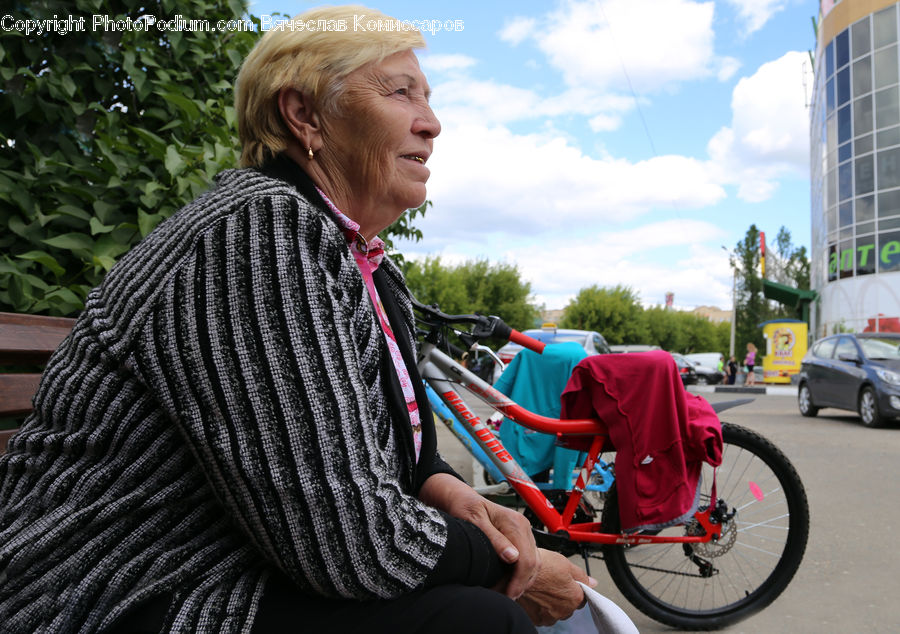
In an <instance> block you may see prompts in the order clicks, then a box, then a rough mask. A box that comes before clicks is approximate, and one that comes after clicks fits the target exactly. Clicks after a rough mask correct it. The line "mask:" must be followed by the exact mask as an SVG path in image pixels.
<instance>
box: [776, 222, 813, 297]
mask: <svg viewBox="0 0 900 634" xmlns="http://www.w3.org/2000/svg"><path fill="white" fill-rule="evenodd" d="M772 255H774V258H773V257H772ZM770 259H772V260H774V264H775V267H774V268H773V267H771V266H770V264H769V260H770ZM770 271H771V272H770ZM766 278H767V279H770V280H773V281H775V282H779V283H781V284H785V285H787V286H793V287H794V288H799V289H803V290H809V257H808V255H807V252H806V247H802V246H801V247H795V246H794V243H793V242H792V240H791V232H790V231H788V229H787V228H786V227H781V228H780V229H779V230H778V235H777V236H776V237H775V250H774V253H772V254H771V255H770V253H768V252H767V253H766Z"/></svg>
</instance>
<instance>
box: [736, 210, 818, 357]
mask: <svg viewBox="0 0 900 634" xmlns="http://www.w3.org/2000/svg"><path fill="white" fill-rule="evenodd" d="M760 258H761V255H760V249H759V229H757V227H756V225H750V228H749V229H748V230H747V233H746V235H745V236H744V239H743V240H741V241H740V242H738V243H737V245H735V248H734V251H733V257H732V260H731V266H732V268H734V269H735V270H736V271H737V274H738V275H737V285H736V301H735V303H736V311H735V312H736V314H737V319H736V322H735V356H737V357H741V355H742V354H743V350H744V348H745V346H746V344H747V343H749V342H753V343H754V344H755V345H756V346H757V348H759V349H761V350H764V349H765V339H764V338H763V335H762V328H760V327H759V324H761V323H763V322H764V321H769V320H772V319H781V318H786V317H788V318H794V317H795V315H794V313H793V310H788V309H786V308H784V307H783V306H781V305H780V304H778V303H776V302H770V301H768V300H766V299H765V297H764V295H763V283H762V275H761V266H760ZM766 278H767V279H770V280H772V281H775V282H779V283H781V284H785V285H787V286H793V287H795V288H799V289H809V258H808V257H807V252H806V247H795V246H794V245H793V242H792V241H791V233H790V231H788V229H786V228H785V227H781V228H780V229H779V231H778V234H777V236H776V238H775V242H774V248H773V249H768V248H767V250H766ZM739 360H740V359H739Z"/></svg>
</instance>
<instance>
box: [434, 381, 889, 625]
mask: <svg viewBox="0 0 900 634" xmlns="http://www.w3.org/2000/svg"><path fill="white" fill-rule="evenodd" d="M706 389H707V390H710V389H711V388H706ZM779 391H780V392H785V391H787V390H785V389H784V388H782V389H781V390H779ZM702 395H703V396H704V397H706V398H707V399H708V400H709V401H711V402H715V401H721V400H732V399H734V398H736V397H735V395H727V394H721V393H714V392H711V391H704V392H702ZM753 396H755V400H754V402H752V403H750V404H748V405H744V406H741V407H738V408H735V409H732V410H728V411H727V412H723V414H722V419H723V420H725V421H729V422H733V423H736V424H739V425H743V426H745V427H749V428H751V429H754V430H756V431H758V432H760V433H762V434H763V435H765V436H766V437H768V438H769V439H770V440H772V441H773V442H774V443H775V444H776V445H777V446H778V447H780V448H781V450H782V451H783V452H784V453H785V454H786V455H787V456H788V458H790V460H791V461H792V462H793V463H794V466H795V467H796V468H797V471H798V472H799V473H800V477H801V478H802V480H803V483H804V485H805V487H806V492H807V495H808V497H809V505H810V522H811V527H810V538H809V544H808V545H807V549H806V554H805V556H804V559H803V563H802V564H801V566H800V570H799V571H798V572H797V575H796V576H795V577H794V580H793V581H792V582H791V584H790V585H789V586H788V588H787V590H785V592H784V593H783V594H782V595H781V597H779V598H778V599H777V600H776V601H775V602H774V603H773V604H772V605H771V606H769V607H768V608H767V609H765V610H763V611H762V612H761V613H759V614H757V615H755V616H753V617H751V618H749V619H747V620H745V621H743V622H741V623H738V624H737V625H734V626H732V627H730V628H727V629H725V630H721V631H723V632H754V633H755V632H791V633H793V632H798V633H805V632H816V633H826V634H827V633H831V632H841V633H846V632H900V545H898V544H894V543H893V542H892V539H893V538H894V537H895V536H896V537H898V539H900V533H898V532H897V531H900V491H898V485H900V425H894V426H891V427H887V428H884V429H867V428H865V427H863V426H862V424H861V423H860V421H859V418H858V417H857V416H855V415H853V414H851V413H850V412H841V411H839V410H834V409H824V410H822V411H821V412H820V413H819V416H818V417H816V418H804V417H802V416H800V414H799V412H798V411H797V404H796V397H795V396H794V395H787V394H784V395H772V394H765V395H753ZM473 400H474V401H477V400H478V399H473ZM481 407H483V406H481ZM481 407H476V410H477V411H479V413H480V412H481V411H483V410H482V409H481ZM438 435H439V444H440V449H441V452H442V454H444V457H445V458H446V459H447V460H448V461H449V462H450V463H451V464H453V465H454V466H455V467H456V468H458V469H459V471H460V473H461V474H462V475H463V476H464V477H466V478H469V479H470V480H469V481H470V482H471V481H472V480H471V478H472V477H473V470H472V462H471V459H470V457H469V455H468V454H467V453H466V452H465V450H464V449H462V446H461V445H460V443H459V442H458V441H457V440H456V439H455V438H454V437H453V436H452V435H450V433H449V432H448V431H447V430H446V429H444V428H443V427H442V426H441V427H439V431H438ZM573 561H575V562H576V563H580V559H577V558H575V559H573ZM591 573H592V574H593V576H594V577H595V578H596V579H597V580H598V581H599V582H600V585H599V586H598V587H597V590H598V591H599V592H600V593H601V594H604V595H606V596H608V597H609V598H610V599H612V600H613V601H615V602H616V603H617V604H618V605H619V606H620V607H622V608H623V609H624V610H625V612H626V613H627V614H628V615H629V616H630V617H631V618H632V620H633V621H634V622H635V624H636V625H637V627H638V628H639V630H640V631H641V632H667V631H671V630H670V628H668V627H666V626H663V625H660V624H658V623H657V622H655V621H653V620H651V619H649V618H647V617H645V616H644V615H643V614H641V613H640V612H639V611H638V610H637V609H635V608H634V607H632V606H631V605H630V604H629V603H627V602H626V601H625V599H624V598H623V597H622V596H621V595H620V594H619V592H618V590H617V589H616V587H615V585H614V584H613V583H612V581H611V580H610V578H609V576H608V575H607V573H606V570H605V568H604V566H603V562H600V561H592V562H591Z"/></svg>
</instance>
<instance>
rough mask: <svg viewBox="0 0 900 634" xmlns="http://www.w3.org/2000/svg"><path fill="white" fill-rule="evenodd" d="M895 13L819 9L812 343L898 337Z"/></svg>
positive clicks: (899, 99)
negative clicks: (883, 334) (835, 337)
mask: <svg viewBox="0 0 900 634" xmlns="http://www.w3.org/2000/svg"><path fill="white" fill-rule="evenodd" d="M898 9H900V7H898V3H897V2H889V1H885V0H843V1H842V2H834V1H833V0H821V1H820V11H819V20H818V33H817V45H816V53H815V86H814V91H813V97H812V104H811V109H810V148H811V159H810V161H811V183H812V196H811V204H812V241H811V247H812V248H811V256H812V259H811V265H812V269H811V280H810V281H811V284H812V288H813V289H814V290H815V291H817V292H818V294H819V298H818V300H817V302H816V304H815V305H814V307H813V310H812V313H811V324H810V325H811V332H810V334H811V336H812V337H813V338H817V337H821V336H824V335H826V334H832V333H834V332H839V331H857V332H859V331H872V330H880V331H897V332H900V61H898V60H900V56H898V33H900V10H898Z"/></svg>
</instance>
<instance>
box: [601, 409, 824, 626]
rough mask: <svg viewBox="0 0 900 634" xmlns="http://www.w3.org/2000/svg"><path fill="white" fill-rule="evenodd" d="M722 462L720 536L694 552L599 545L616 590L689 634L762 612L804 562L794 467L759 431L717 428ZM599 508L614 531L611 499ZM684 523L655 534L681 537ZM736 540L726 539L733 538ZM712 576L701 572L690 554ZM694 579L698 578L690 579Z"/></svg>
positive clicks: (804, 528)
mask: <svg viewBox="0 0 900 634" xmlns="http://www.w3.org/2000/svg"><path fill="white" fill-rule="evenodd" d="M722 436H723V441H724V447H723V452H722V465H721V466H720V467H719V469H718V471H717V472H716V486H717V497H718V498H719V499H724V500H725V502H726V503H727V505H728V508H729V510H731V509H732V508H736V509H737V514H736V515H735V517H734V518H733V520H732V521H731V522H726V523H725V527H726V528H725V529H724V530H723V534H722V539H721V540H720V541H719V543H718V544H712V543H711V544H712V545H711V547H709V548H708V550H709V551H718V553H717V554H714V552H706V553H703V554H702V553H700V552H698V550H703V548H702V547H698V549H697V550H695V549H694V548H692V547H691V546H689V545H687V544H642V545H639V546H635V547H627V546H624V547H623V546H615V545H608V546H604V548H603V554H604V559H605V562H606V567H607V570H608V571H609V574H610V576H611V577H612V579H613V581H614V582H615V584H616V586H617V587H618V588H619V590H620V591H621V592H622V594H623V595H624V596H625V598H626V599H627V600H628V601H629V602H631V603H632V604H633V605H634V606H635V607H636V608H638V609H639V610H640V611H641V612H643V613H644V614H646V615H647V616H649V617H650V618H652V619H655V620H657V621H659V622H661V623H664V624H666V625H670V626H673V627H678V628H682V629H690V630H713V629H721V628H723V627H726V626H728V625H731V624H733V623H736V622H737V621H741V620H743V619H746V618H747V617H749V616H751V615H753V614H755V613H756V612H758V611H760V610H762V609H763V608H765V607H766V606H768V605H769V604H771V603H772V602H773V601H774V600H775V599H776V598H777V597H778V596H779V595H780V594H781V593H782V592H783V591H784V589H785V588H786V587H787V585H788V583H790V581H791V579H792V578H793V577H794V574H795V573H796V572H797V569H798V568H799V566H800V562H801V560H802V559H803V553H804V551H805V550H806V543H807V539H808V537H809V503H808V501H807V498H806V491H805V490H804V488H803V484H802V482H801V481H800V477H799V475H798V474H797V471H796V469H794V467H793V465H792V464H791V463H790V461H789V460H788V459H787V457H786V456H785V455H784V454H783V453H782V452H781V451H780V450H779V449H778V448H777V447H776V446H775V445H773V444H772V443H771V442H769V441H768V440H767V439H765V438H764V437H763V436H761V435H760V434H758V433H756V432H754V431H752V430H749V429H746V428H744V427H740V426H738V425H733V424H730V423H723V424H722ZM711 482H712V469H711V468H710V467H709V466H708V465H704V468H703V483H702V490H701V498H700V504H701V506H703V505H708V504H709V497H710V493H709V488H710V485H711ZM614 489H615V485H613V490H611V491H610V493H611V495H610V496H609V497H608V498H607V501H606V504H605V506H604V510H603V521H604V525H605V529H606V531H607V532H619V530H620V528H619V526H620V525H619V510H618V502H617V499H616V498H617V497H618V496H617V495H616V494H615V492H614ZM686 530H687V529H686V527H685V526H679V527H673V528H670V529H665V530H664V531H662V532H661V533H660V534H673V532H674V533H675V534H685V532H686ZM732 536H733V537H734V541H733V542H731V545H730V546H729V545H728V542H729V540H730V538H731V537H732ZM692 554H696V555H698V556H700V557H701V558H703V559H706V560H707V561H708V562H710V563H711V564H712V566H713V568H714V569H715V570H716V571H717V572H716V573H715V574H713V575H712V576H709V577H705V578H704V577H702V576H700V575H699V574H697V573H698V572H699V567H698V565H697V563H696V562H695V561H692V559H691V558H690V555H692ZM688 575H696V576H688Z"/></svg>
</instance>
